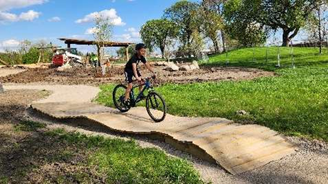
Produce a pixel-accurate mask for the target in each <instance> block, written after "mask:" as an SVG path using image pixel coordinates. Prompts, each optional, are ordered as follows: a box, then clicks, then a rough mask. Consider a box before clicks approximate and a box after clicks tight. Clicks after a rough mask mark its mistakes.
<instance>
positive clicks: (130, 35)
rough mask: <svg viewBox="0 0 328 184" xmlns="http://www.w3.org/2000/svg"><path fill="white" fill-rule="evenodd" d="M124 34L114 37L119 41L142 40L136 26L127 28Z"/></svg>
mask: <svg viewBox="0 0 328 184" xmlns="http://www.w3.org/2000/svg"><path fill="white" fill-rule="evenodd" d="M125 32H127V33H124V34H121V35H114V38H115V39H117V40H118V41H129V42H140V41H141V39H140V38H141V36H140V33H139V31H138V30H137V29H136V28H133V27H130V28H128V29H126V30H125Z"/></svg>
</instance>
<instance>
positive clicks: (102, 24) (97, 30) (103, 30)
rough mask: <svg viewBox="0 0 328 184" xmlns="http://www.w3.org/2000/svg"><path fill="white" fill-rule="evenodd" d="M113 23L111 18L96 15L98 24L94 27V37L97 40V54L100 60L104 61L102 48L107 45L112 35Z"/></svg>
mask: <svg viewBox="0 0 328 184" xmlns="http://www.w3.org/2000/svg"><path fill="white" fill-rule="evenodd" d="M112 28H113V25H112V23H111V22H110V20H109V19H107V18H103V17H101V16H98V17H96V26H95V27H94V34H93V35H94V38H95V40H96V46H97V55H98V60H99V62H101V61H102V53H101V49H102V48H103V47H104V46H105V43H106V42H108V41H109V40H110V38H111V36H112Z"/></svg>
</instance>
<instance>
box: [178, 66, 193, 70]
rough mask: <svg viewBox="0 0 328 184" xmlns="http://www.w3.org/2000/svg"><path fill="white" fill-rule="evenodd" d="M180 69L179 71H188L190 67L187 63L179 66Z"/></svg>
mask: <svg viewBox="0 0 328 184" xmlns="http://www.w3.org/2000/svg"><path fill="white" fill-rule="evenodd" d="M180 70H181V71H190V70H191V68H190V66H189V65H183V66H181V67H180Z"/></svg>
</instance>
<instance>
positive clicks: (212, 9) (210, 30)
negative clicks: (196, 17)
mask: <svg viewBox="0 0 328 184" xmlns="http://www.w3.org/2000/svg"><path fill="white" fill-rule="evenodd" d="M227 1H228V0H203V1H202V3H201V5H202V7H203V13H205V14H204V15H203V16H202V17H203V20H204V24H205V26H204V27H205V30H207V31H204V30H203V32H205V34H206V35H207V37H209V38H211V40H212V42H213V44H214V48H215V47H216V46H215V43H214V42H216V40H215V39H214V32H218V31H219V32H220V36H221V41H222V46H223V52H225V51H226V41H227V40H226V36H225V35H226V33H225V29H224V28H225V22H224V11H223V10H224V5H225V3H226V2H227ZM215 13H216V14H215ZM211 25H212V26H211ZM216 36H217V35H216ZM217 39H218V38H217ZM215 50H217V49H216V48H215Z"/></svg>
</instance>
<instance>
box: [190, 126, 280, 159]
mask: <svg viewBox="0 0 328 184" xmlns="http://www.w3.org/2000/svg"><path fill="white" fill-rule="evenodd" d="M250 132H251V133H253V135H255V134H257V135H256V137H254V136H253V135H252V134H251V133H250ZM276 135H277V133H276V132H273V131H268V129H267V128H256V129H252V130H248V131H247V130H245V129H238V130H236V131H235V132H233V135H224V136H222V135H220V134H218V135H214V136H212V137H211V139H212V141H208V140H207V144H206V143H203V144H202V148H204V149H209V148H211V147H213V146H216V145H218V143H220V144H222V145H227V144H228V145H230V147H229V148H228V151H229V152H230V153H232V154H234V153H236V151H235V149H240V148H243V147H248V145H249V144H256V143H258V142H269V140H268V139H271V138H273V137H275V136H276ZM276 137H280V136H276ZM204 139H206V137H205V138H204ZM194 143H195V144H197V142H194Z"/></svg>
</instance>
